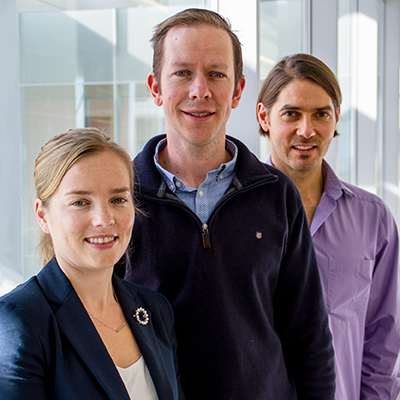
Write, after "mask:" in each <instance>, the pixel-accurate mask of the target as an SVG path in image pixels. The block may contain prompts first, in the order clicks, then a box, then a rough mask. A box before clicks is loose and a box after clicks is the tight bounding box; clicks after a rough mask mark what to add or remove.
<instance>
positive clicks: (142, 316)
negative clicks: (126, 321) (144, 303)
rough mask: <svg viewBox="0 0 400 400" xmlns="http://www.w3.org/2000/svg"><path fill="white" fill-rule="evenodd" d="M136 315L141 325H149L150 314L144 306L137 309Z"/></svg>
mask: <svg viewBox="0 0 400 400" xmlns="http://www.w3.org/2000/svg"><path fill="white" fill-rule="evenodd" d="M134 317H135V318H136V321H137V322H139V324H140V325H147V324H148V323H149V314H148V313H147V311H146V310H145V309H144V308H143V307H139V308H137V309H136V311H135V315H134Z"/></svg>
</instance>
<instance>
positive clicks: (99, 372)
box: [37, 258, 173, 400]
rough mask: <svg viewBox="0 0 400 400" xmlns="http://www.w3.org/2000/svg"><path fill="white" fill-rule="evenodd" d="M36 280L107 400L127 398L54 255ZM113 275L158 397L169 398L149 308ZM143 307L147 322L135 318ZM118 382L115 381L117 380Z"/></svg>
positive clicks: (170, 391) (110, 361)
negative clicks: (143, 322)
mask: <svg viewBox="0 0 400 400" xmlns="http://www.w3.org/2000/svg"><path fill="white" fill-rule="evenodd" d="M37 278H38V282H39V284H40V286H41V288H42V291H43V293H44V295H45V297H46V298H47V300H48V302H49V304H50V307H51V308H52V310H53V312H54V315H55V318H56V319H57V322H58V326H59V329H60V331H62V332H63V333H64V335H65V336H66V337H67V339H68V340H69V341H70V343H71V345H72V346H73V347H74V348H75V349H76V351H77V353H78V354H79V355H80V357H81V358H82V360H83V362H84V363H85V364H86V365H87V367H88V368H89V369H90V371H91V372H92V374H93V375H94V377H95V378H96V379H97V380H98V382H99V383H100V385H101V386H102V387H103V389H104V390H105V391H106V393H107V394H108V395H109V397H110V399H116V400H124V399H125V400H129V396H128V393H127V391H126V389H125V385H124V383H123V381H122V380H121V378H120V375H119V373H118V370H117V369H116V368H115V365H114V362H113V361H112V359H111V357H110V355H109V354H108V352H107V350H106V348H105V346H104V344H103V342H102V340H101V338H100V336H99V334H98V333H97V330H96V328H95V327H94V325H93V323H92V321H91V319H90V317H89V315H88V313H87V312H86V310H85V308H84V306H83V304H82V302H81V301H80V299H79V297H78V295H77V294H76V292H75V290H74V288H73V286H72V285H71V283H70V281H69V280H68V278H67V277H66V276H65V274H64V273H63V272H62V271H61V269H60V267H59V266H58V263H57V261H56V260H55V259H54V258H53V259H52V260H51V261H50V262H49V263H48V264H47V265H46V266H45V267H44V268H43V270H42V271H41V272H40V273H39V274H38V276H37ZM124 283H125V284H129V283H126V282H123V281H122V280H121V279H120V278H118V277H117V276H116V275H114V276H113V285H114V289H115V292H116V294H117V296H118V301H119V303H120V305H121V308H122V310H123V312H124V315H125V317H126V319H127V321H128V324H129V327H130V328H131V330H132V333H133V335H134V337H135V339H136V342H137V343H138V346H139V348H140V351H141V352H142V354H143V357H144V359H145V361H146V365H147V367H148V369H149V372H150V374H151V377H152V379H153V383H154V386H155V388H156V391H157V393H158V394H159V397H160V396H161V395H162V397H163V399H164V398H165V399H172V398H173V390H172V388H171V382H169V379H168V371H167V366H166V365H165V364H164V361H163V360H164V356H163V353H162V350H161V348H160V344H159V340H158V339H157V336H156V334H155V331H154V325H153V323H152V314H151V311H150V310H148V309H147V308H145V306H144V304H143V302H141V301H140V296H137V291H136V289H135V286H134V285H131V284H129V285H130V289H129V290H127V288H126V287H125V285H124ZM138 308H144V309H145V310H146V312H147V314H148V316H149V322H148V323H147V324H146V325H142V324H140V323H139V322H138V321H137V319H136V316H135V315H136V310H137V309H138ZM117 382H118V383H117Z"/></svg>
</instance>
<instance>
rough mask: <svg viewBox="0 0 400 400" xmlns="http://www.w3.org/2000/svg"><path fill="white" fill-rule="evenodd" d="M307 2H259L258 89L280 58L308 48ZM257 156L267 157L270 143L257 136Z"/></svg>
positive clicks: (269, 0) (292, 0) (263, 0)
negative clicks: (258, 140) (258, 138)
mask: <svg viewBox="0 0 400 400" xmlns="http://www.w3.org/2000/svg"><path fill="white" fill-rule="evenodd" d="M306 17H307V1H306V0H261V1H260V13H259V23H260V44H259V46H260V68H259V70H260V76H259V79H260V88H261V86H262V83H263V82H264V79H265V78H266V76H267V75H268V73H269V72H270V71H271V69H272V67H273V66H274V65H275V64H276V62H277V61H279V60H280V59H281V58H282V57H284V56H286V55H289V54H293V53H301V52H305V51H306V48H307V39H308V38H307V34H306V31H307V24H306V20H307V19H306ZM259 149H260V150H259V157H260V159H261V160H266V159H267V157H268V156H269V152H270V147H269V140H268V139H267V138H264V137H260V143H259Z"/></svg>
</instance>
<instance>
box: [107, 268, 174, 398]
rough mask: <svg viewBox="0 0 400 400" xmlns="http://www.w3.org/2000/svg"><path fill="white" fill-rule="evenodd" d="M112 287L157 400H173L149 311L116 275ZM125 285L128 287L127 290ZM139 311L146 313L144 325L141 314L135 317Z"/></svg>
mask: <svg viewBox="0 0 400 400" xmlns="http://www.w3.org/2000/svg"><path fill="white" fill-rule="evenodd" d="M113 285H114V289H115V292H116V294H117V297H118V301H119V304H120V305H121V308H122V310H123V312H124V315H125V318H126V320H127V321H128V324H129V327H130V328H131V331H132V333H133V336H134V337H135V339H136V342H137V344H138V346H139V348H140V351H141V352H142V355H143V357H144V359H145V361H146V365H147V367H148V369H149V372H150V374H151V377H152V379H153V383H154V386H155V388H156V391H157V393H158V396H159V398H161V397H162V398H163V399H173V398H174V395H173V389H172V386H171V382H170V380H169V378H168V376H169V375H170V372H171V371H168V368H169V367H168V366H167V365H165V354H163V351H162V348H161V347H160V340H159V339H158V338H157V335H156V332H155V331H154V325H153V314H152V312H151V310H149V309H148V308H147V306H146V303H145V302H144V301H142V300H141V298H142V296H140V295H138V293H137V291H136V290H135V286H134V285H132V284H130V283H128V282H125V281H122V280H121V279H120V278H118V277H117V276H116V275H114V276H113ZM125 285H129V290H128V289H127V288H126V286H125ZM139 309H141V310H144V311H145V312H146V313H147V316H148V322H147V323H146V324H141V323H140V322H139V320H141V321H142V322H143V321H144V316H143V313H141V314H140V317H139V320H138V318H137V317H136V311H137V310H139Z"/></svg>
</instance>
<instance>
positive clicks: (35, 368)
mask: <svg viewBox="0 0 400 400" xmlns="http://www.w3.org/2000/svg"><path fill="white" fill-rule="evenodd" d="M113 285H114V289H115V292H116V294H117V297H118V300H119V303H120V305H121V307H122V310H123V312H124V314H125V317H126V319H127V321H128V323H129V326H130V328H131V330H132V332H133V335H134V336H135V339H136V341H137V343H138V346H139V348H140V351H141V352H142V354H143V357H144V359H145V361H146V364H147V367H148V369H149V372H150V375H151V377H152V379H153V382H154V386H155V388H156V391H157V395H158V397H159V399H160V400H164V399H165V400H175V399H182V398H183V394H182V391H181V388H180V385H179V382H178V366H177V359H176V340H175V334H174V332H173V314H172V308H171V306H170V304H169V303H168V301H167V300H166V299H165V298H164V297H163V296H161V295H160V294H158V293H155V292H153V291H151V290H149V289H146V288H144V287H142V286H138V285H134V284H132V283H129V282H126V281H123V280H121V279H120V278H118V277H117V276H115V275H114V276H113ZM140 307H142V308H144V309H145V310H146V311H147V313H148V315H149V322H148V324H147V325H142V324H140V323H139V322H138V320H137V319H136V318H135V312H136V310H137V309H138V308H140ZM0 398H1V399H2V400H14V399H15V400H21V399H29V400H44V399H56V400H75V399H85V400H88V399H91V400H92V399H93V400H97V399H107V400H109V399H114V400H129V395H128V393H127V391H126V389H125V385H124V383H123V381H122V380H121V378H120V375H119V373H118V370H117V369H116V367H115V365H114V363H113V361H112V359H111V357H110V355H109V354H108V352H107V350H106V347H105V346H104V344H103V342H102V340H101V338H100V336H99V334H98V333H97V330H96V328H95V326H94V325H93V323H92V321H91V319H90V317H89V315H88V313H87V312H86V310H85V308H84V306H83V304H82V302H81V301H80V299H79V297H78V295H77V294H76V292H75V290H74V288H73V287H72V285H71V283H70V281H69V280H68V278H67V277H66V276H65V274H64V273H63V272H62V271H61V269H60V268H59V266H58V264H57V262H56V261H55V259H53V260H51V261H50V262H49V263H48V264H47V265H46V266H45V267H44V268H43V270H42V271H41V272H40V273H39V274H38V275H37V276H35V277H33V278H31V279H30V280H28V281H27V282H26V283H24V284H22V285H20V286H18V287H17V288H15V289H14V290H13V291H12V292H10V293H8V294H6V295H4V296H2V297H0Z"/></svg>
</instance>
